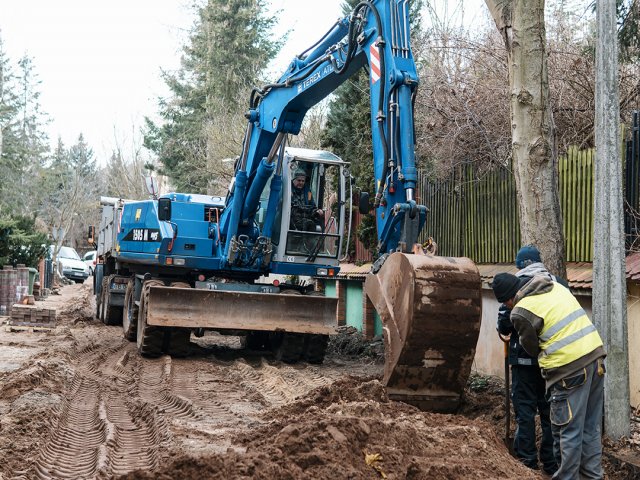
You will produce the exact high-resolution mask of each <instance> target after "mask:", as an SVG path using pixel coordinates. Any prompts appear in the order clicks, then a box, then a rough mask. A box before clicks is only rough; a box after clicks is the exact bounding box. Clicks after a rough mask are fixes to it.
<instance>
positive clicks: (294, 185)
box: [289, 168, 324, 232]
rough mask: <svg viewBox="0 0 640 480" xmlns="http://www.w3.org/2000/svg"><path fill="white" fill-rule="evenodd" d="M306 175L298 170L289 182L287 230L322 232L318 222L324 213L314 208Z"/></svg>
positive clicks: (314, 204)
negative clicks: (288, 221)
mask: <svg viewBox="0 0 640 480" xmlns="http://www.w3.org/2000/svg"><path fill="white" fill-rule="evenodd" d="M306 183H307V174H306V172H305V171H304V170H303V169H302V168H298V169H297V170H296V171H295V173H294V175H293V180H292V181H291V221H290V225H289V228H290V229H291V230H299V231H305V232H317V231H322V226H321V225H320V220H321V219H322V217H323V216H324V211H323V210H322V209H321V208H318V207H317V206H316V203H315V201H314V199H313V194H312V193H311V189H310V188H309V186H308V185H307V184H306Z"/></svg>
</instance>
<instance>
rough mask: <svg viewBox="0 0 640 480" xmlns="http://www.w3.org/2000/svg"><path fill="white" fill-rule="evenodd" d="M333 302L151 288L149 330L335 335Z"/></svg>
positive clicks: (312, 297) (307, 298)
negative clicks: (251, 331) (281, 332)
mask: <svg viewBox="0 0 640 480" xmlns="http://www.w3.org/2000/svg"><path fill="white" fill-rule="evenodd" d="M337 302H338V300H337V299H336V298H329V297H315V296H311V295H286V294H276V293H254V292H251V293H250V292H230V291H222V290H201V289H195V288H176V287H161V286H153V287H151V288H150V289H149V296H148V298H147V300H146V315H147V317H146V318H147V323H148V324H149V325H154V326H160V327H184V328H205V329H212V330H216V329H218V330H221V329H230V330H263V331H284V332H293V333H311V334H321V335H329V334H332V333H335V326H336V309H337Z"/></svg>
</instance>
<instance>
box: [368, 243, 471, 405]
mask: <svg viewBox="0 0 640 480" xmlns="http://www.w3.org/2000/svg"><path fill="white" fill-rule="evenodd" d="M365 291H366V293H367V296H368V297H369V299H370V300H371V302H372V303H373V305H374V306H375V308H376V310H377V311H378V314H379V315H380V318H381V320H382V323H383V330H384V339H385V370H384V380H383V381H384V384H385V385H386V387H387V392H388V394H389V397H390V398H392V399H394V400H399V401H403V402H406V403H409V404H412V405H415V406H417V407H418V408H420V409H421V410H430V411H436V412H451V411H454V410H455V409H456V408H457V407H458V405H459V403H460V400H461V396H462V393H463V390H464V387H465V385H466V383H467V379H468V377H469V373H470V371H471V364H472V362H473V357H474V354H475V349H476V344H477V342H478V334H479V332H480V318H481V313H482V303H481V302H482V300H481V281H480V274H479V273H478V269H477V267H476V266H475V264H474V263H473V262H472V261H471V260H469V259H468V258H452V257H436V256H426V255H418V254H404V253H393V254H391V255H390V256H389V257H388V258H387V259H386V261H385V262H384V264H383V265H382V268H381V269H380V270H379V271H378V273H376V274H373V273H372V274H369V275H368V277H367V279H366V281H365Z"/></svg>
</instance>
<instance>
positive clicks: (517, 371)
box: [511, 365, 558, 474]
mask: <svg viewBox="0 0 640 480" xmlns="http://www.w3.org/2000/svg"><path fill="white" fill-rule="evenodd" d="M511 381H512V383H511V400H512V402H513V410H514V411H515V414H516V433H515V435H514V439H513V451H514V453H515V456H516V457H517V458H518V459H519V460H520V461H521V462H522V463H524V464H525V465H526V466H527V467H529V468H534V469H537V468H538V449H537V447H536V414H537V413H539V414H540V426H541V427H542V438H541V439H540V457H539V458H540V463H542V468H543V469H544V471H545V472H547V473H549V474H552V473H553V472H555V471H556V469H557V468H558V466H557V464H556V460H555V457H554V453H553V434H552V431H551V422H550V420H549V402H548V401H547V399H546V397H545V383H544V379H543V378H542V375H541V374H540V368H538V366H537V365H513V366H512V367H511Z"/></svg>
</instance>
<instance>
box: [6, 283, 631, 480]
mask: <svg viewBox="0 0 640 480" xmlns="http://www.w3.org/2000/svg"><path fill="white" fill-rule="evenodd" d="M38 306H46V307H48V308H56V309H57V312H58V321H57V327H56V328H55V330H53V331H48V332H24V331H22V332H9V331H5V329H4V327H2V329H0V459H2V460H1V461H0V480H4V479H36V478H39V479H50V478H61V479H62V478H64V479H93V478H98V479H103V478H126V479H174V478H175V479H208V478H211V479H213V478H228V479H240V478H243V479H244V478H246V479H249V478H258V479H267V478H268V479H273V478H278V479H311V478H313V479H341V478H345V479H347V478H348V479H375V478H388V479H400V478H402V479H510V478H519V479H522V480H525V479H539V478H544V477H543V476H540V475H539V474H538V473H537V472H535V471H532V470H529V469H527V468H525V467H524V466H522V465H521V464H520V463H518V462H517V461H516V460H514V459H513V458H512V457H511V456H510V455H509V452H508V450H507V448H506V447H505V446H504V443H503V441H502V437H503V436H504V408H503V398H504V397H503V395H504V391H503V389H502V386H501V385H500V383H498V382H496V381H495V380H492V379H486V378H483V377H477V376H474V377H472V379H471V381H470V383H469V388H468V391H467V394H466V399H465V403H464V405H463V406H462V408H461V410H460V412H459V414H458V415H439V414H433V413H425V412H420V411H418V410H417V409H415V408H413V407H411V406H408V405H405V404H402V403H399V402H393V401H390V400H389V399H388V398H387V395H386V393H385V390H384V388H383V386H382V385H381V384H380V382H379V378H380V377H381V373H382V365H381V363H380V362H379V361H378V362H376V361H375V358H374V356H372V355H371V352H370V351H365V352H359V353H360V354H359V355H347V354H346V351H347V349H346V348H343V347H344V346H345V345H346V344H347V343H348V341H347V342H344V341H343V342H342V343H341V344H340V343H337V344H339V345H340V347H341V348H337V349H334V351H333V352H332V353H331V354H330V355H329V356H328V357H327V359H326V361H325V363H324V364H323V365H309V364H304V363H303V364H298V365H287V364H283V363H280V362H277V361H275V360H274V359H273V358H271V357H269V356H260V355H257V354H255V353H252V352H248V351H245V350H243V349H241V348H240V341H239V339H238V338H236V337H221V336H219V335H206V336H205V337H203V338H201V339H196V338H195V337H192V342H194V343H193V348H192V353H191V355H190V356H189V357H187V358H181V359H179V358H171V357H169V356H163V357H161V358H159V359H153V360H150V359H143V358H141V357H140V356H139V355H138V354H137V351H136V349H135V344H134V343H130V342H128V341H126V340H125V339H124V338H123V336H122V332H121V328H120V327H113V326H105V325H103V324H101V323H98V322H97V321H96V320H94V318H93V312H94V304H93V300H92V297H91V286H90V284H89V283H87V284H85V285H71V286H65V287H63V288H62V289H61V290H60V294H59V295H51V296H50V297H49V298H48V299H47V300H46V301H45V302H38ZM365 350H366V349H365ZM632 423H633V426H634V434H633V435H632V437H631V438H630V439H627V440H624V441H623V442H620V443H618V444H615V445H614V444H607V445H606V449H605V453H606V455H605V468H606V470H607V478H609V479H618V478H638V473H639V472H640V470H637V467H635V466H634V463H637V461H636V457H637V452H638V451H639V449H638V444H639V443H640V431H638V430H640V428H638V425H639V424H638V422H637V421H634V422H632Z"/></svg>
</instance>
